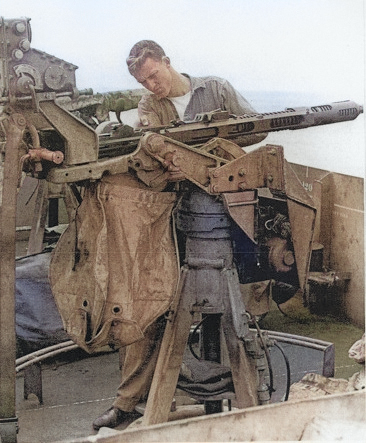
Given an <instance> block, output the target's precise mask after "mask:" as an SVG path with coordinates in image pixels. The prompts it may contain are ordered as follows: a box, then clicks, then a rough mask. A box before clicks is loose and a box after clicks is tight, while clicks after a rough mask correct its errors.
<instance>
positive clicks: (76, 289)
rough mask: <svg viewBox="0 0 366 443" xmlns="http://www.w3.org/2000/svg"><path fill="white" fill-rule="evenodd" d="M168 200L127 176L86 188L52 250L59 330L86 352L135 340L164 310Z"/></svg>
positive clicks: (170, 282)
mask: <svg viewBox="0 0 366 443" xmlns="http://www.w3.org/2000/svg"><path fill="white" fill-rule="evenodd" d="M175 199H176V195H175V193H170V192H157V191H153V190H151V189H150V188H147V187H145V185H143V184H141V183H140V182H138V181H137V180H135V179H133V178H132V177H131V176H128V175H127V174H121V175H116V176H110V177H108V178H106V179H102V180H101V181H100V182H97V183H95V184H92V185H90V187H89V188H88V189H86V192H85V196H84V199H83V201H82V203H81V205H80V207H79V208H78V210H77V213H76V217H75V220H73V221H71V222H70V224H69V226H68V228H67V230H66V231H65V232H64V233H63V234H62V236H61V237H60V239H59V241H58V243H57V245H56V248H55V250H54V251H53V254H52V259H51V264H50V284H51V289H52V292H53V295H54V297H55V300H56V304H57V306H58V309H59V312H60V315H61V317H62V320H63V323H64V327H65V330H66V332H67V333H68V334H69V336H70V337H71V339H72V340H74V341H75V342H76V343H77V344H78V345H79V346H80V347H81V348H82V349H84V350H86V351H87V352H95V351H97V350H99V349H100V348H101V347H103V346H105V345H107V344H111V345H116V346H126V345H128V344H131V343H133V342H135V341H137V340H139V339H141V338H142V337H143V334H144V331H145V329H146V328H147V326H149V325H150V324H151V323H152V322H154V321H155V320H156V319H157V318H158V317H159V316H161V315H162V314H163V313H164V312H165V311H167V310H168V308H169V305H170V303H171V301H172V299H173V297H174V295H175V292H176V287H177V282H178V279H179V271H178V262H177V260H178V254H177V251H176V248H175V244H174V240H173V233H172V229H173V228H172V216H171V214H172V210H173V207H174V203H175Z"/></svg>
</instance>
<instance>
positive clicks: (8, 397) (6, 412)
mask: <svg viewBox="0 0 366 443" xmlns="http://www.w3.org/2000/svg"><path fill="white" fill-rule="evenodd" d="M25 124H26V121H25V118H24V117H23V116H22V115H21V114H12V115H11V116H10V117H9V119H8V125H7V129H6V143H5V160H4V180H3V190H2V207H1V212H0V250H1V254H0V349H1V359H0V437H1V439H2V441H3V442H16V432H17V419H16V416H15V413H16V411H15V358H16V335H15V231H16V203H17V184H18V156H19V153H18V148H19V145H20V143H21V140H22V138H23V132H24V129H25Z"/></svg>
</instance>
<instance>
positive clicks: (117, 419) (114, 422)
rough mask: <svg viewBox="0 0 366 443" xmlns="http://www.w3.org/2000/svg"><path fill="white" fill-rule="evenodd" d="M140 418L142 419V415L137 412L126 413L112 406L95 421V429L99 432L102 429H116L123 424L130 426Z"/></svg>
mask: <svg viewBox="0 0 366 443" xmlns="http://www.w3.org/2000/svg"><path fill="white" fill-rule="evenodd" d="M139 417H141V414H139V413H138V412H136V411H132V412H125V411H122V410H121V409H118V408H116V407H114V406H112V407H111V408H109V409H108V410H107V411H105V412H104V414H102V415H101V416H100V417H98V418H96V419H95V420H94V422H93V429H94V430H95V431H98V430H99V429H100V428H102V427H106V428H116V427H117V426H119V425H121V424H122V423H128V424H130V423H131V422H133V421H134V420H136V419H137V418H139Z"/></svg>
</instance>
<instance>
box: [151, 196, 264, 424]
mask: <svg viewBox="0 0 366 443" xmlns="http://www.w3.org/2000/svg"><path fill="white" fill-rule="evenodd" d="M231 223H232V222H231V220H230V218H229V217H228V216H227V214H226V212H225V210H224V206H223V204H222V202H221V201H220V200H219V199H217V198H216V197H213V196H210V195H208V194H206V193H204V192H203V191H201V190H198V188H195V190H194V191H193V192H190V193H189V194H187V197H186V198H183V200H182V202H181V206H180V208H179V211H178V219H177V226H178V229H180V230H182V231H184V233H185V234H186V256H185V264H184V266H183V267H182V269H181V277H180V286H179V289H178V293H177V297H176V302H175V306H173V312H172V318H171V319H168V322H167V326H166V329H165V333H164V337H163V341H162V345H161V349H160V353H159V357H158V361H157V366H156V370H155V374H154V377H153V381H152V385H151V389H150V393H149V397H148V401H147V405H146V409H145V414H144V417H143V424H144V425H150V424H156V423H161V422H165V421H168V416H169V411H170V406H171V403H172V400H173V396H174V392H175V389H176V386H177V382H178V377H179V372H180V368H181V365H182V361H183V354H184V351H185V349H186V344H187V340H188V337H189V333H190V328H191V324H192V316H193V314H194V313H195V312H199V313H201V314H202V316H203V317H204V318H207V321H206V320H205V321H204V323H205V325H204V328H203V334H202V341H203V349H204V351H203V358H205V359H207V360H211V361H215V362H220V360H221V351H220V334H221V331H222V332H223V337H224V342H225V343H226V346H227V351H228V357H229V361H230V369H231V376H232V382H233V383H232V384H233V387H234V391H235V400H236V405H237V407H239V408H244V407H249V406H254V405H257V404H258V403H264V402H266V401H267V400H269V396H268V399H267V400H264V399H265V397H266V395H267V394H268V392H267V393H266V395H264V396H263V395H260V397H261V398H260V399H258V392H259V391H260V390H262V391H263V389H262V388H263V383H262V381H263V380H258V374H259V372H258V356H257V354H256V351H255V352H254V353H251V354H252V355H254V356H255V358H254V359H253V358H251V355H249V348H251V349H252V350H255V349H256V348H257V344H256V335H255V334H254V333H253V332H252V331H250V330H249V327H248V316H247V313H246V311H245V307H244V303H243V301H242V297H241V293H240V286H239V279H238V276H237V272H236V268H235V265H234V263H233V251H232V244H231V239H230V226H231ZM262 375H263V374H262ZM258 382H259V383H258ZM258 385H261V386H260V387H258ZM267 391H268V389H267ZM232 397H233V393H232V392H231V393H230V392H228V393H227V396H226V397H225V394H222V395H220V397H219V398H232ZM220 403H221V401H220V400H218V397H217V396H214V397H213V399H212V398H211V399H210V398H209V397H208V398H207V401H205V410H206V413H212V412H219V411H220V410H221V405H220Z"/></svg>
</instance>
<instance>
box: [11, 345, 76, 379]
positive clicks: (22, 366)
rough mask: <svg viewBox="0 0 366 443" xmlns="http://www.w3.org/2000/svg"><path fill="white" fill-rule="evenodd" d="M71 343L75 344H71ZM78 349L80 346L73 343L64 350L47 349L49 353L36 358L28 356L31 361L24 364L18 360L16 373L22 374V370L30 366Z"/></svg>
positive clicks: (63, 348)
mask: <svg viewBox="0 0 366 443" xmlns="http://www.w3.org/2000/svg"><path fill="white" fill-rule="evenodd" d="M68 343H69V342H68ZM71 343H73V342H71ZM78 347H79V346H78V345H76V344H75V343H73V344H72V345H69V346H64V347H62V348H59V349H55V350H53V351H49V348H45V350H46V351H47V352H45V353H43V354H41V355H38V356H34V357H31V355H32V354H28V355H27V356H26V357H28V358H29V360H27V361H25V362H24V363H22V364H19V361H18V360H16V363H17V364H18V366H16V368H15V370H16V372H20V371H21V370H23V369H25V368H27V367H28V366H32V365H33V364H35V363H39V362H40V361H43V360H46V359H47V358H50V357H54V356H56V355H59V354H62V353H63V352H68V351H73V350H74V349H77V348H78ZM22 358H23V357H22Z"/></svg>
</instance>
